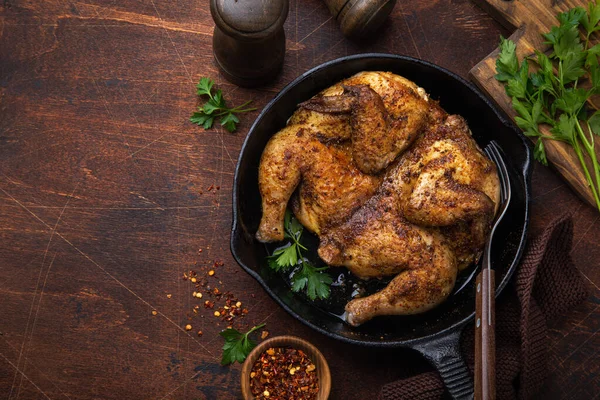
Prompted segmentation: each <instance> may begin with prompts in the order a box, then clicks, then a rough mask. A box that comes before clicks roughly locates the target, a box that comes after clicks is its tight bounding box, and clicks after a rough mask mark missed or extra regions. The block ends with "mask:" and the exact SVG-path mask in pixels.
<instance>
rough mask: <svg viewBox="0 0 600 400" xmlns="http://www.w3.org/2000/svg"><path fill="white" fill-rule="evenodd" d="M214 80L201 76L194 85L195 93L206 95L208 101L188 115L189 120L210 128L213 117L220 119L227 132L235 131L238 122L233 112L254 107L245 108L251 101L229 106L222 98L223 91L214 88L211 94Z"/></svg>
mask: <svg viewBox="0 0 600 400" xmlns="http://www.w3.org/2000/svg"><path fill="white" fill-rule="evenodd" d="M213 86H214V82H213V81H212V80H211V79H209V78H206V77H202V78H201V79H200V81H199V82H198V84H197V85H196V94H197V95H198V96H208V101H207V102H206V103H204V104H203V105H202V106H199V107H198V112H195V113H193V114H192V116H191V117H190V121H191V122H193V123H194V124H197V125H199V126H202V127H203V128H204V129H210V128H211V127H212V126H213V123H214V121H215V119H217V118H219V119H220V120H221V125H222V126H223V127H224V128H225V129H227V130H228V131H229V132H235V129H236V127H237V124H238V123H239V122H240V120H239V118H238V117H237V116H236V115H235V114H241V113H246V112H249V111H254V110H256V108H245V107H247V106H248V104H250V103H251V102H252V101H248V102H246V103H244V104H242V105H240V106H237V107H234V108H229V107H228V106H227V104H226V103H225V99H224V98H223V92H221V90H216V91H215V93H214V94H213V90H212V89H213Z"/></svg>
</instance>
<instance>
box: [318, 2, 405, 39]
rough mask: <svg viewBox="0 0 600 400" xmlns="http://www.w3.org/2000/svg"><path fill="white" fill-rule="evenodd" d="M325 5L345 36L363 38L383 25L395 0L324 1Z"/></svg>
mask: <svg viewBox="0 0 600 400" xmlns="http://www.w3.org/2000/svg"><path fill="white" fill-rule="evenodd" d="M325 3H326V4H327V7H329V11H331V15H333V16H334V18H335V19H336V20H337V22H338V23H339V24H340V29H341V30H342V33H343V34H344V35H345V36H347V37H352V38H364V37H367V36H369V35H370V34H372V33H373V32H375V31H376V30H377V29H378V28H379V27H380V26H381V25H382V24H383V22H384V21H385V19H386V18H387V16H388V15H389V14H390V12H392V9H393V8H394V5H395V4H396V0H325Z"/></svg>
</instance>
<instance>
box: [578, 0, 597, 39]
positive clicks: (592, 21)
mask: <svg viewBox="0 0 600 400" xmlns="http://www.w3.org/2000/svg"><path fill="white" fill-rule="evenodd" d="M580 21H581V25H583V27H584V28H585V30H586V31H587V32H588V34H591V33H592V32H595V31H597V30H599V29H600V27H598V21H600V4H598V3H595V4H594V2H590V3H589V4H588V12H587V13H584V14H583V15H582V17H581V20H580Z"/></svg>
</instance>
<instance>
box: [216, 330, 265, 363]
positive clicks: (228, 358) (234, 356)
mask: <svg viewBox="0 0 600 400" xmlns="http://www.w3.org/2000/svg"><path fill="white" fill-rule="evenodd" d="M263 326H265V324H260V325H257V326H255V327H253V328H252V329H250V330H249V331H248V332H246V333H241V332H240V331H238V330H237V329H233V328H227V329H225V330H224V331H222V332H220V333H219V335H221V336H222V337H223V338H224V339H225V344H224V345H223V356H222V357H221V365H227V364H233V363H234V362H236V361H237V362H239V363H240V364H241V363H243V362H244V360H245V359H246V357H248V354H250V351H252V349H253V348H255V347H256V343H255V342H254V341H253V340H252V339H250V337H249V336H250V334H251V333H252V332H254V331H256V330H258V329H260V328H262V327H263Z"/></svg>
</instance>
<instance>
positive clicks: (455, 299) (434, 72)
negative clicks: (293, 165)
mask: <svg viewBox="0 0 600 400" xmlns="http://www.w3.org/2000/svg"><path fill="white" fill-rule="evenodd" d="M364 70H375V71H377V70H379V71H391V72H394V73H396V74H399V75H402V76H404V77H406V78H408V79H410V80H412V81H414V82H415V83H417V85H419V86H421V87H423V88H424V89H425V90H426V91H427V92H428V93H429V94H430V95H431V98H432V99H434V100H439V101H440V104H441V106H442V107H443V108H444V109H445V110H446V111H448V112H449V113H451V114H453V113H456V114H460V115H462V116H463V117H465V118H466V120H467V122H468V123H469V126H470V128H471V130H472V132H473V137H474V138H475V140H476V141H477V142H478V144H479V145H480V146H481V147H484V146H485V145H487V144H488V143H489V141H490V140H492V139H493V140H496V141H497V142H498V143H499V145H500V147H501V148H502V149H503V151H504V155H505V161H506V163H507V166H508V170H509V174H510V180H511V185H512V190H513V197H512V202H511V205H510V208H509V210H508V213H507V216H506V217H505V218H504V220H503V221H502V223H501V225H500V226H499V228H498V231H497V232H496V238H497V240H495V242H494V247H493V250H492V265H493V267H494V269H495V271H496V285H497V288H496V293H497V294H499V293H500V292H501V291H502V289H503V288H504V287H505V286H506V284H507V282H508V280H509V278H510V276H511V275H512V273H513V272H514V269H515V267H516V266H517V264H518V262H519V259H520V257H521V254H522V251H523V247H524V244H525V237H526V233H527V226H528V222H529V196H530V189H529V179H530V170H531V169H530V162H531V152H530V149H529V146H528V142H527V140H526V139H525V137H524V136H523V135H522V134H521V133H520V132H519V131H518V130H517V129H516V128H515V127H514V126H513V125H512V124H511V123H510V122H509V121H508V120H507V119H506V118H505V117H504V116H503V115H502V114H501V113H500V112H499V111H498V110H497V109H496V107H495V106H493V105H492V104H491V103H490V102H489V101H488V100H487V99H486V98H485V97H483V95H481V94H480V93H479V92H478V91H477V89H475V87H473V85H471V84H470V83H468V82H466V81H465V80H463V79H462V78H460V77H458V76H456V75H455V74H453V73H451V72H449V71H447V70H445V69H443V68H440V67H438V66H435V65H433V64H429V63H427V62H424V61H421V60H417V59H414V58H410V57H403V56H396V55H387V54H361V55H355V56H349V57H343V58H339V59H337V60H333V61H330V62H327V63H325V64H322V65H320V66H318V67H316V68H314V69H312V70H310V71H308V72H306V73H305V74H303V75H302V76H300V77H299V78H297V79H296V80H295V81H293V82H292V83H290V84H289V85H287V86H286V87H285V88H284V89H283V90H282V91H281V92H280V93H279V94H278V95H277V96H276V97H275V98H274V99H273V100H272V101H271V102H270V103H269V104H268V105H267V106H266V107H265V108H264V110H263V111H262V112H261V113H260V115H259V116H258V118H257V119H256V121H255V122H254V125H253V126H252V128H251V129H250V132H249V133H248V136H247V137H246V141H245V142H244V145H243V146H242V151H241V154H240V158H239V160H238V164H237V169H236V171H235V181H234V185H233V228H232V233H231V252H232V253H233V256H234V258H235V259H236V261H237V262H238V263H239V264H240V266H241V267H242V268H243V269H244V270H245V271H246V272H248V273H249V274H250V275H252V276H253V277H254V278H255V279H256V280H257V281H258V282H260V284H261V285H262V286H263V287H264V289H265V290H266V291H267V292H268V293H269V294H270V295H271V297H273V299H275V300H276V301H277V302H278V303H279V304H280V305H281V306H282V307H283V308H284V309H285V310H286V311H287V312H289V313H290V314H291V315H292V316H294V317H295V318H296V319H298V320H299V321H301V322H302V323H304V324H306V325H308V326H310V327H311V328H313V329H315V330H317V331H319V332H321V333H323V334H324V335H327V336H329V337H331V338H334V339H338V340H341V341H344V342H347V343H352V344H359V345H365V346H371V347H407V348H412V349H415V350H417V351H419V352H420V353H421V354H423V356H425V357H426V358H427V360H429V361H430V362H431V363H432V364H433V365H434V366H435V367H436V368H437V369H438V370H439V372H440V374H441V376H442V378H443V380H444V382H445V384H446V387H447V388H448V390H449V392H450V394H451V395H452V396H453V397H454V398H470V397H472V393H473V386H472V380H471V377H470V373H469V371H468V369H467V367H466V365H465V363H464V362H463V360H462V359H461V356H460V351H459V339H460V333H461V331H462V329H463V327H464V326H465V325H466V324H467V323H468V322H469V321H470V320H471V318H473V315H474V310H475V299H474V289H473V286H474V284H473V283H474V279H472V278H473V276H474V275H475V274H476V273H477V269H478V267H473V268H471V269H470V270H467V271H463V272H462V273H461V275H460V276H459V279H458V281H457V284H456V287H455V290H454V292H453V293H452V294H451V295H450V297H449V298H448V299H447V300H446V301H445V302H444V303H443V304H442V305H440V306H439V307H437V308H435V309H434V310H432V311H429V312H427V313H424V314H421V315H416V316H410V317H403V316H395V317H378V318H375V319H374V320H372V321H370V322H368V323H366V324H364V325H363V326H360V327H358V328H352V327H350V326H349V325H347V324H345V323H344V322H343V320H342V318H340V316H339V314H341V313H342V312H343V305H344V304H345V302H346V301H347V300H348V298H346V297H349V296H350V293H351V291H352V287H351V286H352V285H351V280H352V278H349V274H348V273H342V271H343V270H344V269H343V268H342V269H337V268H331V269H330V271H331V273H332V277H333V278H334V279H337V277H338V275H342V276H341V277H340V279H342V280H343V279H344V278H346V284H345V285H342V286H338V287H335V288H334V289H333V292H332V296H331V297H332V298H333V299H338V298H340V297H341V299H338V301H337V302H336V301H329V302H311V301H309V300H308V299H307V298H306V297H304V296H303V295H299V294H296V293H293V292H292V291H291V290H290V289H289V282H288V281H287V279H286V276H284V275H282V274H276V273H273V272H271V271H270V270H269V269H268V268H267V266H266V257H267V255H269V254H270V253H271V251H272V250H273V247H272V246H266V245H264V244H261V243H259V242H258V241H257V240H256V239H254V234H255V233H256V230H257V228H258V224H259V221H260V217H261V204H260V194H259V191H258V165H259V161H260V156H261V154H262V151H263V148H264V147H265V145H266V143H267V141H268V140H269V138H271V136H272V135H273V134H275V133H276V132H277V131H278V130H279V129H281V128H282V127H283V126H285V123H286V120H287V119H288V118H289V117H290V116H291V115H292V113H293V112H294V111H295V110H296V107H297V104H298V103H300V102H302V101H304V100H307V99H309V98H310V97H312V96H313V95H315V94H316V93H318V92H319V91H321V90H322V89H324V88H326V87H328V86H330V85H332V84H334V83H336V82H338V81H340V80H341V79H344V78H347V77H349V76H351V75H353V74H355V73H357V72H359V71H364ZM305 235H306V236H308V235H307V233H305ZM303 237H304V236H303ZM308 239H309V246H308V247H309V252H310V254H309V256H308V258H311V259H312V260H313V261H314V262H317V263H318V262H320V261H319V260H318V257H317V256H316V248H317V244H318V241H317V240H316V238H314V237H313V238H310V237H309V238H308ZM367 290H371V291H373V290H376V288H373V287H367ZM345 296H346V297H345Z"/></svg>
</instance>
